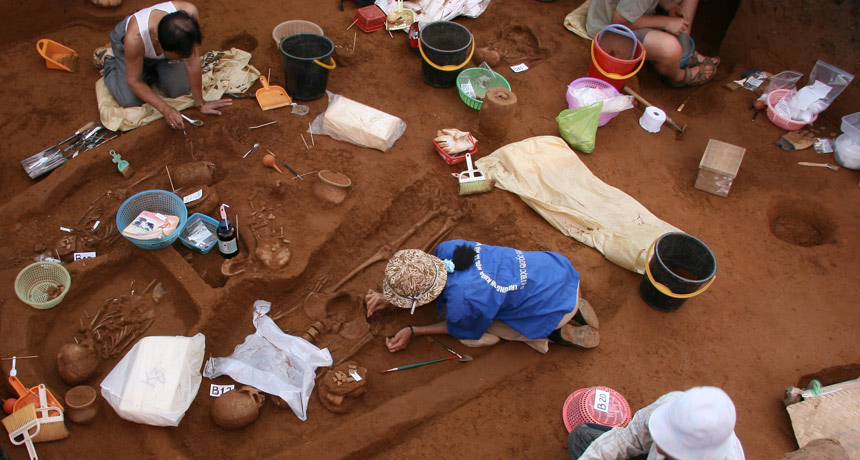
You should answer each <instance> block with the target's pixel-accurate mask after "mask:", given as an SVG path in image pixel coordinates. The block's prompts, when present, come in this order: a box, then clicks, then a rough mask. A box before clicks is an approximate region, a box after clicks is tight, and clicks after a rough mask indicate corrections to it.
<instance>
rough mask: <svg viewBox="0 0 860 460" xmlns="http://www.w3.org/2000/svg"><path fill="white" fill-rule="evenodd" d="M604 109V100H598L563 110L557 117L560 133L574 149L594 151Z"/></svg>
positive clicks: (583, 151)
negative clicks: (583, 105) (587, 104)
mask: <svg viewBox="0 0 860 460" xmlns="http://www.w3.org/2000/svg"><path fill="white" fill-rule="evenodd" d="M602 109H603V102H597V103H594V104H591V105H589V106H586V107H578V108H575V109H566V110H562V111H561V113H559V114H558V117H556V119H555V120H556V121H557V122H558V132H559V134H561V137H562V138H563V139H564V140H565V141H567V143H568V144H570V146H571V147H573V148H574V149H576V150H579V151H580V152H582V153H591V152H593V151H594V143H595V140H596V138H597V125H598V123H599V121H600V111H601V110H602Z"/></svg>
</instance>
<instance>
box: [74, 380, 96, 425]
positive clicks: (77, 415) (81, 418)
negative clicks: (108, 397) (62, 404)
mask: <svg viewBox="0 0 860 460" xmlns="http://www.w3.org/2000/svg"><path fill="white" fill-rule="evenodd" d="M96 396H97V393H96V390H95V389H94V388H93V387H91V386H89V385H79V386H76V387H74V388H72V389H71V390H69V391H67V392H66V417H68V419H69V420H71V421H72V422H74V423H79V424H81V425H85V424H87V423H92V422H93V420H95V418H96V416H98V415H99V406H98V405H97V404H96Z"/></svg>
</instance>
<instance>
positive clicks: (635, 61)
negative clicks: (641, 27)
mask: <svg viewBox="0 0 860 460" xmlns="http://www.w3.org/2000/svg"><path fill="white" fill-rule="evenodd" d="M612 27H615V29H611V30H607V29H610V28H612ZM621 27H623V26H619V25H618V24H611V25H610V26H607V27H606V28H604V30H601V31H600V33H598V34H597V36H596V37H594V40H592V42H591V63H590V64H589V65H588V76H589V77H592V78H597V79H600V80H603V81H605V82H607V83H609V84H610V85H612V86H613V87H615V89H617V90H618V91H621V88H623V87H624V83H625V82H626V81H627V79H628V78H630V77H632V76H634V75H636V73H637V72H639V69H641V68H642V65H643V64H644V63H645V46H644V45H643V44H642V42H640V41H639V40H637V39H636V36H635V35H633V32H632V31H630V35H631V36H627V35H626V34H625V33H619V31H621V29H620V28H621ZM627 31H629V29H627ZM604 32H608V33H609V34H608V35H604ZM631 42H632V43H631ZM634 46H635V51H634V50H633V47H634ZM631 54H632V58H631V59H623V58H620V57H616V56H615V55H631Z"/></svg>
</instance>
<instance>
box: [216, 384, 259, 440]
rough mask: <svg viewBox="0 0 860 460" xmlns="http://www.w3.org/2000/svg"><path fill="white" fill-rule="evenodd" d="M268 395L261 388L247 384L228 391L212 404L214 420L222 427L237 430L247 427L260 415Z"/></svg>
mask: <svg viewBox="0 0 860 460" xmlns="http://www.w3.org/2000/svg"><path fill="white" fill-rule="evenodd" d="M265 401H266V395H264V394H263V393H262V392H260V390H258V389H256V388H254V387H249V386H245V387H242V388H240V389H238V390H233V391H230V392H227V393H225V394H223V395H222V396H220V397H219V398H218V399H216V400H215V403H213V404H212V412H211V414H210V415H211V416H212V421H214V422H215V424H216V425H218V426H220V427H221V428H227V429H229V430H236V429H239V428H243V427H246V426H248V425H250V424H251V423H253V422H254V421H255V420H257V417H259V416H260V408H261V407H263V403H264V402H265Z"/></svg>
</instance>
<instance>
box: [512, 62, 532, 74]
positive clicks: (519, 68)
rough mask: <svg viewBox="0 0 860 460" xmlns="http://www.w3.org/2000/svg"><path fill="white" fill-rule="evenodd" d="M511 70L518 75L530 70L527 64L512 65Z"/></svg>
mask: <svg viewBox="0 0 860 460" xmlns="http://www.w3.org/2000/svg"><path fill="white" fill-rule="evenodd" d="M511 70H513V71H514V72H516V73H520V72H525V71H526V70H529V66H527V65H526V64H525V63H522V64H517V65H512V66H511Z"/></svg>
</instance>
